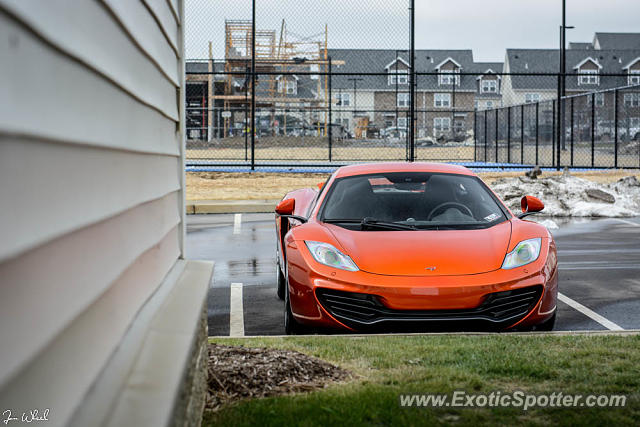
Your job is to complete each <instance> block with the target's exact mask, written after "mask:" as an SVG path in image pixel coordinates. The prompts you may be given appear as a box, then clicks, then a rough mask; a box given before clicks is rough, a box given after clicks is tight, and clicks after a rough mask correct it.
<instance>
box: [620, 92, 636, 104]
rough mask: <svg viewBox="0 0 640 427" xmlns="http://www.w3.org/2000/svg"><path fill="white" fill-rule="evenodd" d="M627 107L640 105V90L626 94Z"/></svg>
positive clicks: (625, 102)
mask: <svg viewBox="0 0 640 427" xmlns="http://www.w3.org/2000/svg"><path fill="white" fill-rule="evenodd" d="M624 106H625V107H640V92H633V93H625V94H624Z"/></svg>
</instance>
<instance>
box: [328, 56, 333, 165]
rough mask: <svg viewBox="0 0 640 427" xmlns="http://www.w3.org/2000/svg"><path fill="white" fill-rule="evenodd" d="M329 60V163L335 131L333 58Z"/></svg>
mask: <svg viewBox="0 0 640 427" xmlns="http://www.w3.org/2000/svg"><path fill="white" fill-rule="evenodd" d="M328 59H329V82H328V90H329V161H331V148H332V147H331V144H332V143H333V141H332V136H333V133H332V130H333V118H332V115H331V113H332V105H333V96H332V94H331V57H329V58H328Z"/></svg>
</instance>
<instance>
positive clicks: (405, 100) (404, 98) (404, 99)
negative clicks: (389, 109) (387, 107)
mask: <svg viewBox="0 0 640 427" xmlns="http://www.w3.org/2000/svg"><path fill="white" fill-rule="evenodd" d="M397 105H398V107H408V106H409V94H408V93H399V94H398V104H397Z"/></svg>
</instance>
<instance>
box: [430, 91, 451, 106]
mask: <svg viewBox="0 0 640 427" xmlns="http://www.w3.org/2000/svg"><path fill="white" fill-rule="evenodd" d="M433 106H434V107H451V94H450V93H436V94H435V95H433Z"/></svg>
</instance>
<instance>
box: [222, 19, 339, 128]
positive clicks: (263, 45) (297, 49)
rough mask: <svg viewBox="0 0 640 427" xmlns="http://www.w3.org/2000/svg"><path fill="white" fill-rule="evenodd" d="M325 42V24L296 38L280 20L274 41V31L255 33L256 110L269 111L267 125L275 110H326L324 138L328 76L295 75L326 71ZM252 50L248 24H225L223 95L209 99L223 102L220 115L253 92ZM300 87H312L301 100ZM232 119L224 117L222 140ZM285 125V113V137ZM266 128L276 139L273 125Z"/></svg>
mask: <svg viewBox="0 0 640 427" xmlns="http://www.w3.org/2000/svg"><path fill="white" fill-rule="evenodd" d="M327 41H328V37H327V26H326V25H325V28H324V31H323V32H322V33H319V34H315V35H311V36H301V35H298V34H295V33H293V32H291V31H289V30H288V29H287V25H286V22H285V20H284V19H283V20H282V25H281V28H280V34H279V37H277V34H276V31H275V30H256V37H255V62H256V82H257V83H256V93H255V95H256V96H255V99H256V108H261V109H263V110H264V109H267V110H270V111H271V123H272V124H273V123H274V120H275V114H276V110H282V111H286V109H289V110H295V111H301V112H305V111H309V112H311V111H316V112H317V111H325V113H322V114H323V115H324V117H322V122H323V133H324V134H325V135H326V133H327V121H328V117H327V113H326V109H327V106H328V105H329V99H328V96H329V95H328V90H327V84H328V77H327V75H325V76H323V77H321V76H315V77H311V76H309V75H308V74H303V75H300V76H297V75H296V73H313V72H318V71H322V72H328V71H329V70H328V67H329V60H328V51H327ZM251 45H252V26H251V21H245V20H226V21H225V58H224V71H225V73H226V78H225V84H224V93H223V94H215V95H213V98H214V99H220V100H223V103H224V109H225V111H237V110H238V107H239V106H241V105H243V104H246V103H247V100H248V99H249V98H250V97H251V92H252V91H253V90H254V88H253V87H251V79H250V65H251V53H252V52H251ZM210 55H211V53H210ZM338 62H341V61H334V62H333V63H334V64H336V65H339V64H338ZM261 73H265V74H261ZM280 73H281V74H280ZM300 84H303V85H306V86H311V85H313V86H315V87H314V88H313V90H310V91H306V92H305V91H303V92H305V93H306V96H305V95H304V94H302V95H301V94H300V93H299V92H300V90H299V89H300V87H299V85H300ZM309 89H310V88H309ZM227 116H229V115H228V114H227ZM304 117H306V113H305V114H304ZM233 120H234V116H233V115H231V116H230V117H225V118H224V123H223V126H224V135H225V136H226V135H228V134H229V127H230V126H231V125H232V122H233ZM286 120H287V114H286V112H285V114H284V123H283V130H284V134H285V135H286V133H287V123H286ZM307 120H309V119H307ZM318 120H319V118H318V117H316V122H317V121H318ZM311 121H313V119H311ZM271 129H272V132H274V134H275V132H276V129H277V126H271Z"/></svg>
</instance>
